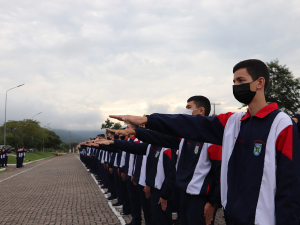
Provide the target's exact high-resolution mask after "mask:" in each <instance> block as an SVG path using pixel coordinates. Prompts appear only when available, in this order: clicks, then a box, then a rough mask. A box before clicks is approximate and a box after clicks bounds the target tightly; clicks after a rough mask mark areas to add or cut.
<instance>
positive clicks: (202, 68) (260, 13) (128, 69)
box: [0, 0, 300, 130]
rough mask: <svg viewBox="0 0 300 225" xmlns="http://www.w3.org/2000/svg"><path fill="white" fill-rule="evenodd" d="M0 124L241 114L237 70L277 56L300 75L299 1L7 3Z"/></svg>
mask: <svg viewBox="0 0 300 225" xmlns="http://www.w3.org/2000/svg"><path fill="white" fill-rule="evenodd" d="M0 12H1V13H0V49H1V51H0V74H1V75H0V94H1V96H2V98H0V105H1V107H0V108H1V111H2V112H1V113H2V116H1V118H0V123H1V124H2V123H3V122H4V100H5V92H6V90H7V89H9V88H11V87H14V86H17V85H19V84H22V83H25V86H24V87H20V88H18V89H16V90H12V91H10V92H9V94H8V119H13V120H21V119H25V118H31V117H32V115H34V114H36V113H37V112H40V111H43V114H42V115H40V116H39V117H36V119H38V120H40V121H41V123H42V124H43V123H44V124H47V123H51V124H52V127H53V128H57V129H60V128H67V129H77V130H78V129H86V130H93V129H98V127H99V126H101V123H102V122H103V121H104V120H105V119H106V118H107V116H108V115H109V114H123V113H124V114H127V113H130V114H138V115H143V114H147V113H152V112H155V111H161V112H168V113H173V112H176V113H178V112H180V110H181V108H184V104H185V103H186V99H187V98H188V97H190V96H192V95H197V94H199V95H205V96H207V97H208V98H209V99H210V100H211V101H212V102H221V103H222V105H221V106H219V107H218V108H217V113H221V112H226V111H237V110H238V109H237V108H238V107H240V104H239V103H238V102H237V101H236V100H235V99H234V97H233V95H232V89H231V85H232V67H233V66H234V65H235V64H236V63H237V62H239V61H241V60H244V59H247V58H259V59H261V60H263V61H267V62H268V61H271V60H273V59H276V58H278V59H279V60H280V63H281V64H286V65H287V66H288V67H289V68H290V70H291V71H292V72H293V73H294V75H295V76H299V74H300V66H299V63H298V61H299V57H300V49H299V39H300V31H298V30H299V29H298V21H300V3H299V1H289V2H287V1H284V0H280V1H279V0H277V1H272V2H270V1H250V0H244V1H216V0H212V1H161V0H160V1H156V0H155V1H76V2H74V1H50V2H44V1H37V0H31V1H2V2H1V3H0Z"/></svg>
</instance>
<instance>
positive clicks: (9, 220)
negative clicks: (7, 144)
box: [0, 155, 225, 225]
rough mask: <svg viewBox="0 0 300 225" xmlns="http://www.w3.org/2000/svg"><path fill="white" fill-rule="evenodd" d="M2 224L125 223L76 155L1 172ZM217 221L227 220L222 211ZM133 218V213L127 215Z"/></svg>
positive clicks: (0, 209)
mask: <svg viewBox="0 0 300 225" xmlns="http://www.w3.org/2000/svg"><path fill="white" fill-rule="evenodd" d="M0 201H1V208H0V224H1V225H2V224H14V225H15V224H18V225H19V224H72V225H73V224H105V225H107V224H121V223H120V221H119V219H118V217H117V216H116V215H115V214H114V213H113V211H112V210H111V208H110V207H109V205H108V202H107V201H106V199H105V197H104V195H103V194H102V192H101V190H100V189H99V187H98V185H97V184H96V183H95V181H94V179H93V178H92V177H91V175H90V173H89V172H87V170H86V169H85V167H84V166H83V165H82V163H81V162H80V161H79V159H78V158H77V157H76V156H74V155H65V156H58V157H54V158H51V159H46V160H42V161H40V162H36V163H32V164H29V165H27V166H25V167H24V168H21V169H15V167H9V168H8V171H6V172H2V173H0ZM218 214H219V215H218V219H217V221H216V222H217V223H215V224H216V225H223V224H225V223H224V222H223V219H222V212H220V213H218ZM124 219H125V220H126V221H127V222H129V221H130V216H129V217H125V218H124Z"/></svg>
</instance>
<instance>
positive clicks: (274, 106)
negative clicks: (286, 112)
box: [241, 103, 278, 121]
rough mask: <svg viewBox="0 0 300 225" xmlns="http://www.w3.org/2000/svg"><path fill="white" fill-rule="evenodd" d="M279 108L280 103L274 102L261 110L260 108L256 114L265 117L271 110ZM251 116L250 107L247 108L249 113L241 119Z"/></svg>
mask: <svg viewBox="0 0 300 225" xmlns="http://www.w3.org/2000/svg"><path fill="white" fill-rule="evenodd" d="M277 109H278V105H277V103H272V104H270V105H267V106H265V107H263V108H262V109H261V110H259V111H258V112H257V113H256V114H255V115H254V116H256V117H258V118H261V119H262V118H264V117H265V116H267V115H269V114H270V113H271V112H273V111H275V110H277ZM249 117H250V113H249V109H248V110H247V113H246V114H245V115H244V116H243V118H242V119H241V121H243V120H245V119H247V118H249Z"/></svg>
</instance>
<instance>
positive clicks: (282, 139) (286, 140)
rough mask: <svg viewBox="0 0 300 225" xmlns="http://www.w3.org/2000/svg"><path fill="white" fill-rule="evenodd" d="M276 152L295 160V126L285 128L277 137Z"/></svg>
mask: <svg viewBox="0 0 300 225" xmlns="http://www.w3.org/2000/svg"><path fill="white" fill-rule="evenodd" d="M276 150H278V151H282V154H284V155H285V156H286V157H288V158H289V159H290V160H293V125H289V126H287V127H286V128H284V129H283V130H282V131H281V132H280V134H279V135H278V137H277V140H276Z"/></svg>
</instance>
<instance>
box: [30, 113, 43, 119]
mask: <svg viewBox="0 0 300 225" xmlns="http://www.w3.org/2000/svg"><path fill="white" fill-rule="evenodd" d="M41 113H42V112H39V113H38V114H35V115H34V116H33V117H35V116H37V115H40V114H41ZM33 117H32V120H33Z"/></svg>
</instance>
